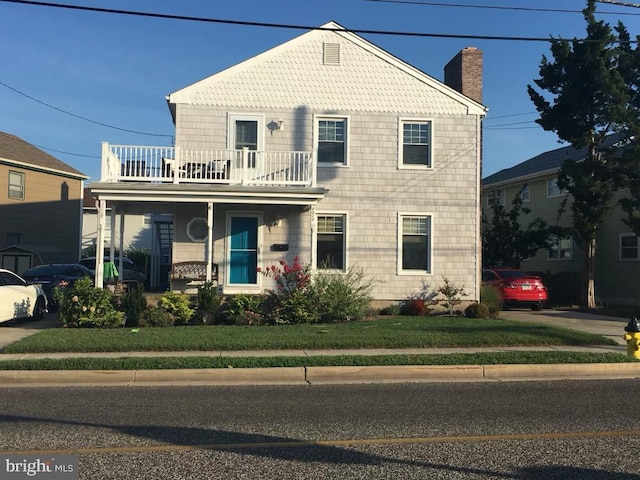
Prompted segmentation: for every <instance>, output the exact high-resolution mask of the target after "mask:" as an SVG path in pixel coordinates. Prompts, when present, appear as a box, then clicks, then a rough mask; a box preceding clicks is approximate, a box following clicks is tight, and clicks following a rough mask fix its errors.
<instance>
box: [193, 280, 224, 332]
mask: <svg viewBox="0 0 640 480" xmlns="http://www.w3.org/2000/svg"><path fill="white" fill-rule="evenodd" d="M222 300H223V298H222V295H220V294H219V293H218V288H217V287H216V286H214V285H213V283H212V282H205V283H204V285H202V286H200V287H198V296H197V297H196V312H195V315H194V317H193V320H194V321H195V323H203V324H206V323H215V322H216V320H217V318H218V316H219V315H220V307H221V306H222Z"/></svg>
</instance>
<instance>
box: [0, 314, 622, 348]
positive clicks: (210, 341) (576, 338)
mask: <svg viewBox="0 0 640 480" xmlns="http://www.w3.org/2000/svg"><path fill="white" fill-rule="evenodd" d="M551 345H572V346H585V345H616V343H615V342H614V341H613V340H610V339H607V338H605V337H602V336H599V335H593V334H589V333H584V332H579V331H575V330H569V329H564V328H560V327H553V326H547V325H540V324H533V323H531V324H527V323H521V322H515V321H510V320H502V319H485V320H482V319H472V318H465V317H440V316H430V317H409V316H397V317H385V318H380V319H376V320H368V321H360V322H351V323H334V324H312V325H309V324H298V325H276V326H226V325H212V326H187V327H167V328H140V329H129V328H119V329H96V328H88V329H83V328H56V329H49V330H44V331H42V332H40V333H37V334H35V335H32V336H30V337H27V338H25V339H23V340H21V341H19V342H16V343H14V344H12V345H9V346H8V347H6V348H5V349H4V350H3V351H2V353H49V352H136V351H139V352H141V351H167V352H176V351H189V350H192V351H211V350H222V351H230V350H287V349H291V350H293V349H296V350H300V349H305V350H319V349H320V350H322V349H328V350H332V349H361V348H439V347H440V348H443V347H463V348H464V347H503V346H532V347H533V346H551Z"/></svg>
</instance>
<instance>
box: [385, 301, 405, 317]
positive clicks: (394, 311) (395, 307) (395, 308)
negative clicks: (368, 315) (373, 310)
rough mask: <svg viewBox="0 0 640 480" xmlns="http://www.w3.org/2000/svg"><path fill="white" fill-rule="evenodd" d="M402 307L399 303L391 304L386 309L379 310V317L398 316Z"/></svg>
mask: <svg viewBox="0 0 640 480" xmlns="http://www.w3.org/2000/svg"><path fill="white" fill-rule="evenodd" d="M401 309H402V305H401V304H399V303H393V304H391V305H389V306H387V307H384V308H381V309H380V315H400V312H401Z"/></svg>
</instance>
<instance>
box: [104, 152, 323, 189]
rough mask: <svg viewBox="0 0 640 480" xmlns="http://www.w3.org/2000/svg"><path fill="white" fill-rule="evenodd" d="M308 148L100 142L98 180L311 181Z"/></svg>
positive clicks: (260, 183) (313, 171)
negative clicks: (283, 149) (204, 147)
mask: <svg viewBox="0 0 640 480" xmlns="http://www.w3.org/2000/svg"><path fill="white" fill-rule="evenodd" d="M314 163H315V162H314V154H313V152H312V151H308V152H301V151H287V152H277V151H256V150H249V149H247V148H245V149H242V150H202V149H194V148H180V147H144V146H132V145H109V144H108V143H103V144H102V170H101V177H100V181H101V182H141V183H154V184H159V183H167V184H169V183H173V184H187V183H199V184H228V185H246V186H277V187H315V186H316V169H315V165H314Z"/></svg>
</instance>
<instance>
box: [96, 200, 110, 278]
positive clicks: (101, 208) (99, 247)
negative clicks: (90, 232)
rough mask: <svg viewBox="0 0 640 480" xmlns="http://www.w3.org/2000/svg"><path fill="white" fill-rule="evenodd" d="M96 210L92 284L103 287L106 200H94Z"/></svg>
mask: <svg viewBox="0 0 640 480" xmlns="http://www.w3.org/2000/svg"><path fill="white" fill-rule="evenodd" d="M96 210H97V211H98V238H97V239H96V270H95V272H96V273H95V279H94V285H95V286H96V288H104V228H105V225H106V213H107V202H106V201H104V200H100V199H97V200H96Z"/></svg>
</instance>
